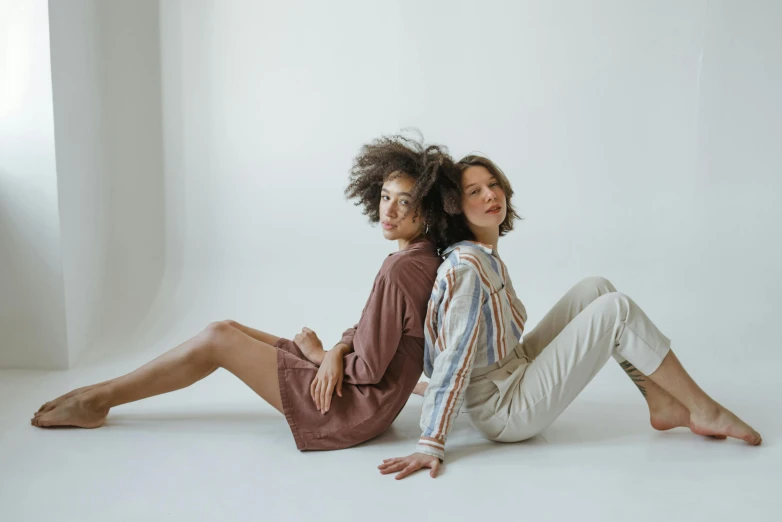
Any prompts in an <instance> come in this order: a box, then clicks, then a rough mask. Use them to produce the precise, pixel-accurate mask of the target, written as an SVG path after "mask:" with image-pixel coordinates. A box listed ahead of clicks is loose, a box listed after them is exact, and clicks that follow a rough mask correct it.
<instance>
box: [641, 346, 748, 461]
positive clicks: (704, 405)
mask: <svg viewBox="0 0 782 522" xmlns="http://www.w3.org/2000/svg"><path fill="white" fill-rule="evenodd" d="M648 377H649V379H651V380H652V381H654V382H655V383H657V384H658V385H659V386H660V387H661V388H662V389H664V390H666V391H667V392H668V393H670V394H671V395H672V396H673V397H674V398H676V399H677V400H678V401H679V402H680V403H681V404H683V405H684V406H685V407H686V408H687V409H688V410H689V412H690V429H691V430H692V432H693V433H697V434H698V435H708V436H711V437H715V438H726V437H733V438H737V439H741V440H743V441H745V442H747V443H749V444H752V445H754V446H757V445H758V444H760V443H761V442H762V438H761V437H760V434H759V433H758V432H757V431H755V430H754V429H752V428H751V427H750V426H749V425H748V424H746V423H745V422H744V421H742V420H741V419H739V418H738V417H737V416H736V415H734V414H733V413H731V412H730V411H728V410H727V409H725V408H724V407H723V406H722V405H720V404H719V403H717V402H716V401H715V400H714V399H712V398H711V397H709V396H708V395H707V394H706V392H704V391H703V390H702V389H701V388H700V387H699V386H698V385H697V384H696V383H695V381H694V380H693V379H692V377H690V375H689V374H688V373H687V371H686V370H685V369H684V367H682V365H681V363H680V362H679V359H678V358H677V357H676V354H674V353H673V350H671V351H670V352H668V355H666V356H665V358H664V359H663V362H662V364H660V366H659V367H658V368H657V370H655V371H654V372H652V373H651V375H649V376H648Z"/></svg>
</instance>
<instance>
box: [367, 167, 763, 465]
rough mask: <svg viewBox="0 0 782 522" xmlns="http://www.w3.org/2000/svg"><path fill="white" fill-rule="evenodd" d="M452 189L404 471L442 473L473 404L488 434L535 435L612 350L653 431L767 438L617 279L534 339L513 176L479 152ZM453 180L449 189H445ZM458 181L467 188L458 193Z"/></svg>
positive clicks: (547, 322)
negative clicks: (692, 369)
mask: <svg viewBox="0 0 782 522" xmlns="http://www.w3.org/2000/svg"><path fill="white" fill-rule="evenodd" d="M457 167H458V171H459V174H457V176H458V177H457V179H455V180H453V183H451V185H450V188H448V189H446V190H445V192H444V193H443V197H444V199H445V200H446V201H448V202H449V205H450V206H452V205H453V203H454V202H455V201H458V206H459V207H460V210H459V212H458V213H457V214H456V215H454V216H453V217H452V218H451V219H452V221H453V223H452V226H450V227H448V228H446V229H445V230H446V236H447V237H446V241H448V242H451V243H452V245H451V246H449V247H448V248H447V249H445V251H444V252H443V255H444V256H445V260H444V262H443V264H442V265H441V266H440V268H439V270H438V275H437V281H436V282H435V287H434V288H435V290H434V291H433V294H432V298H431V300H430V303H429V309H428V314H427V318H426V330H425V331H426V350H425V359H424V369H425V372H426V375H427V376H429V377H430V378H431V380H430V382H429V384H428V386H427V385H425V384H424V385H423V386H421V387H420V388H418V389H419V391H422V392H423V393H422V394H423V395H424V404H423V411H422V414H421V429H422V431H423V433H422V435H421V438H420V439H419V441H418V446H417V447H416V452H415V453H413V454H412V455H409V456H407V457H404V458H394V459H387V460H385V461H384V462H383V463H382V464H381V465H380V466H379V469H380V470H381V473H383V474H389V473H397V476H396V478H397V479H401V478H404V477H406V476H407V475H409V474H410V473H413V472H414V471H416V470H418V469H421V468H430V475H431V476H433V477H434V476H436V475H437V472H438V470H439V468H440V465H441V462H442V461H443V459H444V457H445V441H446V437H447V435H448V432H449V430H450V429H451V426H452V425H453V421H454V419H455V418H456V416H457V415H458V414H459V412H460V410H461V409H462V403H464V406H465V407H464V409H463V411H465V412H467V414H468V415H469V417H470V421H471V422H472V424H473V425H474V426H475V427H476V428H477V429H478V431H479V432H480V433H481V435H482V436H484V437H485V438H487V439H489V440H494V441H498V442H516V441H521V440H525V439H529V438H530V437H533V436H534V435H536V434H538V433H540V432H541V431H542V430H543V429H545V428H546V427H547V426H548V425H550V424H551V423H552V422H553V421H554V420H555V419H556V418H557V417H558V416H559V415H560V414H561V413H562V411H563V410H564V409H565V408H566V407H567V406H568V405H569V404H570V403H571V402H572V401H573V399H575V398H576V396H577V395H578V394H579V393H580V392H581V390H583V389H584V387H585V386H586V385H587V384H588V383H589V382H590V381H591V380H592V378H593V377H594V376H595V375H596V374H597V372H598V371H599V370H600V368H602V367H603V365H604V364H605V363H606V361H607V360H608V359H609V358H611V357H613V358H614V359H615V360H616V361H617V362H618V363H619V364H620V366H621V367H622V369H623V370H624V371H625V372H626V373H627V374H628V376H629V377H630V378H631V379H632V381H633V382H634V383H635V385H636V386H637V387H638V389H639V390H640V391H641V393H642V394H643V396H644V398H645V399H646V402H647V405H648V407H649V415H650V421H651V424H652V427H654V428H655V429H657V430H669V429H672V428H675V427H684V428H689V429H690V430H691V431H692V432H694V433H696V434H699V435H705V436H709V437H713V438H716V439H725V438H727V437H733V438H737V439H741V440H743V441H745V442H747V443H749V444H752V445H758V444H760V443H761V437H760V434H759V433H758V432H757V431H755V430H754V429H752V428H751V427H750V426H749V425H747V424H746V423H745V422H743V421H742V420H741V419H739V418H738V417H737V416H736V415H734V414H733V413H731V412H730V411H728V410H727V409H725V408H724V407H723V406H721V405H720V404H719V403H717V402H716V401H714V399H712V398H711V397H709V396H708V395H707V394H706V393H705V392H704V391H703V390H702V389H701V388H700V387H699V386H698V385H697V384H696V383H695V381H693V379H692V378H691V377H690V375H689V374H688V373H687V372H686V371H685V369H684V368H683V367H682V365H681V363H680V362H679V360H678V359H677V357H676V355H675V354H674V353H673V351H672V350H671V347H670V343H671V342H670V340H669V339H668V338H667V337H665V336H664V335H663V334H662V332H660V330H659V329H658V328H657V326H655V324H654V323H653V322H652V321H651V320H650V319H649V317H647V315H646V314H645V313H644V311H643V310H642V309H641V308H640V307H639V306H638V305H637V304H636V303H635V302H634V301H633V300H632V299H630V298H629V297H628V296H627V295H625V294H623V293H620V292H617V290H616V288H614V286H613V285H612V284H611V282H610V281H608V280H607V279H604V278H602V277H590V278H587V279H584V280H583V281H581V282H579V283H578V284H576V285H575V286H574V287H573V288H571V289H570V291H568V292H567V293H566V294H565V295H564V297H562V298H561V299H560V300H559V301H558V302H557V303H556V304H555V305H554V307H553V308H552V309H551V310H550V311H549V312H548V314H546V315H545V316H544V317H543V319H541V320H540V322H539V323H538V324H537V325H536V327H535V328H534V329H533V330H532V331H531V332H529V333H527V334H526V335H523V336H522V334H523V333H524V325H525V323H526V321H527V311H526V309H525V308H524V305H523V304H522V302H521V301H520V300H519V298H518V297H517V295H516V292H515V291H514V289H513V284H512V283H511V279H510V276H509V275H508V270H507V267H506V266H505V264H504V263H503V261H502V259H500V256H499V254H498V252H497V243H498V241H499V238H500V237H502V236H504V235H505V234H506V233H508V232H509V231H511V230H512V229H513V221H514V219H515V218H517V217H518V216H517V214H516V212H515V210H514V209H513V206H512V204H511V196H512V195H513V190H512V189H511V186H510V183H509V182H508V179H507V178H506V177H505V175H504V174H503V172H502V171H501V170H500V169H499V167H497V166H496V165H495V164H494V163H493V162H492V161H491V160H489V159H488V158H485V157H481V156H468V157H466V158H464V159H462V160H461V161H459V163H457ZM444 186H447V185H444ZM453 187H458V189H457V190H454V189H453Z"/></svg>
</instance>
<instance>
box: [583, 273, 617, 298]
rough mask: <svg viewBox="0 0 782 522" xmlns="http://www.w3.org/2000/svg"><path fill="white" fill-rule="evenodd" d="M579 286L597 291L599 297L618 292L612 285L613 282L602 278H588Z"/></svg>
mask: <svg viewBox="0 0 782 522" xmlns="http://www.w3.org/2000/svg"><path fill="white" fill-rule="evenodd" d="M578 284H579V286H582V287H585V288H589V289H590V290H596V291H597V293H598V295H604V294H609V293H611V292H616V287H615V286H614V285H613V284H612V283H611V281H609V280H608V279H606V278H605V277H601V276H592V277H586V278H584V279H582V280H581V281H580V282H579V283H578Z"/></svg>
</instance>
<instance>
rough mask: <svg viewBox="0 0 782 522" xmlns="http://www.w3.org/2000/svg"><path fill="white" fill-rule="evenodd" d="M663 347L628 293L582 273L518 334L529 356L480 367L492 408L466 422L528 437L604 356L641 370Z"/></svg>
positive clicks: (503, 435)
mask: <svg viewBox="0 0 782 522" xmlns="http://www.w3.org/2000/svg"><path fill="white" fill-rule="evenodd" d="M669 350H670V340H669V339H668V338H667V337H665V336H664V335H663V334H662V333H661V332H660V331H659V330H658V329H657V327H656V326H655V325H654V323H652V321H651V320H650V319H649V318H648V317H647V316H646V314H645V313H644V312H643V310H641V308H640V307H639V306H638V305H637V304H636V303H635V302H634V301H633V300H632V299H630V298H629V297H628V296H626V295H624V294H622V293H620V292H616V291H615V289H614V287H613V285H611V283H610V282H609V281H607V280H605V279H603V278H588V279H585V280H583V281H581V282H580V283H578V284H577V285H576V286H574V287H573V288H572V289H571V290H570V291H569V292H568V293H567V294H565V296H564V297H563V298H562V299H560V301H559V302H558V303H557V304H556V305H555V306H554V307H553V308H552V309H551V311H550V312H549V313H548V314H546V316H545V317H544V318H543V319H542V320H541V321H540V323H539V324H538V325H537V327H536V328H535V329H533V331H531V332H530V333H529V334H528V335H526V336H525V337H524V339H523V343H522V346H521V351H522V352H523V353H525V354H526V355H527V357H528V358H529V359H530V361H531V362H530V363H529V364H520V365H516V364H508V365H506V368H507V369H512V368H515V369H513V370H512V371H510V372H509V371H507V370H506V368H500V369H499V370H495V371H494V372H491V373H489V374H487V375H486V377H487V379H488V380H490V381H491V382H493V383H494V384H495V385H496V387H497V390H498V391H497V393H496V394H495V395H494V397H493V399H492V400H491V401H489V403H491V409H492V410H493V416H492V417H491V418H487V417H486V416H485V415H481V416H478V415H475V416H474V418H473V422H474V423H478V424H484V426H477V427H479V429H480V431H481V432H482V433H484V435H490V438H492V439H494V440H498V441H502V442H513V441H519V440H524V439H527V438H530V437H532V436H534V435H536V434H537V433H540V431H542V430H543V429H544V428H546V427H547V426H548V425H549V424H551V423H552V422H553V421H554V419H556V418H557V417H558V416H559V415H560V414H561V413H562V411H564V409H565V408H566V407H567V406H568V405H569V404H570V403H571V402H572V401H573V399H575V398H576V396H577V395H578V394H579V393H580V392H581V390H583V389H584V387H585V386H586V385H587V384H588V383H589V381H591V380H592V378H593V377H594V376H595V375H596V374H597V372H598V371H599V370H600V368H602V367H603V365H604V364H605V363H606V361H607V360H608V359H609V357H611V356H613V357H615V358H616V359H617V360H618V361H619V362H623V361H625V360H627V361H629V362H630V363H631V364H633V365H634V366H635V367H636V368H637V369H638V370H639V371H640V372H642V373H643V374H645V375H649V374H651V373H653V372H654V371H655V370H656V369H657V367H658V366H659V365H660V363H662V360H663V359H664V358H665V356H666V355H667V354H668V351H669ZM504 370H506V371H504ZM476 384H478V383H476ZM495 401H496V402H495ZM476 413H477V412H476ZM485 413H486V412H485V410H484V414H485ZM500 426H502V428H501V429H499V428H500Z"/></svg>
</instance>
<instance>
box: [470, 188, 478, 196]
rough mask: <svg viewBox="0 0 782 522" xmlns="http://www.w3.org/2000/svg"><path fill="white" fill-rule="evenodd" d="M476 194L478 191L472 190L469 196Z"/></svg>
mask: <svg viewBox="0 0 782 522" xmlns="http://www.w3.org/2000/svg"><path fill="white" fill-rule="evenodd" d="M477 193H478V189H475V190H473V191H472V192H470V195H471V196H474V195H475V194H477Z"/></svg>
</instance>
